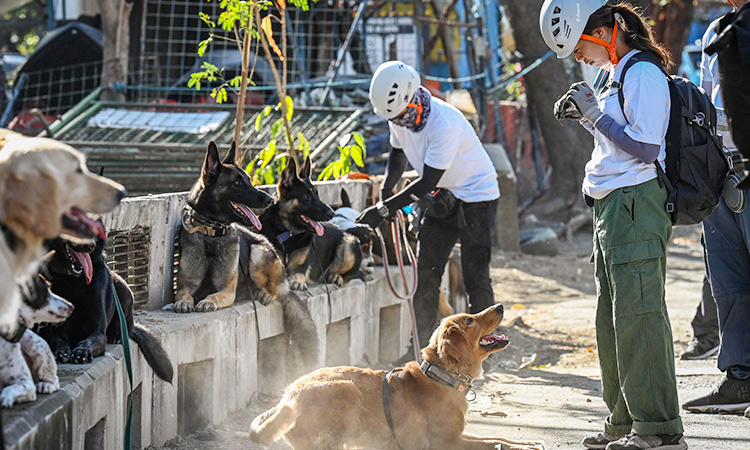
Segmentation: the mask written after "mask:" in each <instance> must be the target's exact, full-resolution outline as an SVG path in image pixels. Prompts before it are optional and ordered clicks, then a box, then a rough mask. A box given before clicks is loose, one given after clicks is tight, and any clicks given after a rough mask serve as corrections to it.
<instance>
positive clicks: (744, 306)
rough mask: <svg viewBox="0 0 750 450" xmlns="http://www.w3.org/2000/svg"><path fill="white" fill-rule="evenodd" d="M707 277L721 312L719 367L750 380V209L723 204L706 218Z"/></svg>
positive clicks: (722, 202)
mask: <svg viewBox="0 0 750 450" xmlns="http://www.w3.org/2000/svg"><path fill="white" fill-rule="evenodd" d="M703 238H704V240H705V244H706V246H705V255H706V260H707V261H708V276H709V280H711V290H712V292H713V296H714V299H715V300H716V306H717V309H718V313H719V330H720V332H721V346H720V347H719V370H721V371H722V372H724V371H727V372H729V374H730V375H731V376H733V377H735V378H739V379H750V320H748V317H750V208H745V210H744V211H743V212H742V213H740V214H735V213H734V212H732V211H731V210H730V209H729V208H728V207H727V205H726V203H724V200H721V201H720V202H719V206H718V207H717V208H716V210H715V211H714V212H713V213H711V215H710V216H708V217H707V218H706V220H704V221H703Z"/></svg>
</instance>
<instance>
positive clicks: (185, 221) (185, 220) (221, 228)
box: [182, 206, 229, 237]
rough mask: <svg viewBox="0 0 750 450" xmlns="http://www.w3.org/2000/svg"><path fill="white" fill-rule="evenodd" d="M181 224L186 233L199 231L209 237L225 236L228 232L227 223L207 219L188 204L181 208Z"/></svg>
mask: <svg viewBox="0 0 750 450" xmlns="http://www.w3.org/2000/svg"><path fill="white" fill-rule="evenodd" d="M182 226H183V228H185V231H187V232H188V234H193V233H200V234H203V235H205V236H211V237H222V236H226V234H227V233H228V232H229V225H226V224H223V223H220V222H216V221H213V220H210V219H207V218H205V217H203V216H201V215H199V214H198V213H197V212H195V210H194V209H193V208H191V207H189V206H185V207H184V208H182Z"/></svg>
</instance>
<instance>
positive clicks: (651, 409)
mask: <svg viewBox="0 0 750 450" xmlns="http://www.w3.org/2000/svg"><path fill="white" fill-rule="evenodd" d="M540 27H541V32H542V36H543V37H544V40H545V42H546V43H547V45H548V46H549V47H550V48H551V49H552V50H553V51H554V52H555V53H556V54H557V56H558V58H565V57H567V56H569V55H570V54H573V55H574V56H575V58H576V60H578V61H579V62H585V63H586V64H591V65H595V66H598V67H604V68H609V70H610V73H611V76H610V78H609V79H610V82H609V84H608V85H607V86H606V87H604V88H603V89H602V91H601V92H600V93H599V95H598V96H597V94H595V93H594V91H593V90H592V89H591V87H590V86H589V85H588V84H586V83H585V82H581V83H576V84H574V85H573V86H571V89H570V90H569V91H568V92H567V93H565V95H563V96H562V97H561V98H560V99H559V100H558V101H557V103H556V104H555V115H556V117H557V118H558V119H574V120H578V121H579V122H580V123H581V125H583V126H584V127H586V128H587V129H588V130H589V131H590V132H591V133H592V134H593V135H594V149H593V152H592V154H591V160H590V161H589V162H588V163H587V164H586V168H585V177H584V180H583V193H584V196H585V198H586V203H587V204H588V205H589V206H592V207H593V212H594V255H593V261H594V270H595V276H596V288H597V311H596V339H597V347H598V351H599V365H600V368H601V375H602V395H603V397H604V402H605V403H606V404H607V407H608V408H609V411H610V415H609V417H607V419H606V421H605V424H604V432H602V433H598V434H596V435H594V436H590V437H588V438H586V439H584V440H583V444H584V445H585V446H586V447H587V448H595V449H604V448H606V449H607V450H640V449H662V450H682V449H686V448H687V444H685V439H684V438H683V435H682V433H683V427H682V421H681V420H680V410H679V403H678V398H677V382H676V378H675V366H674V348H673V344H672V329H671V326H670V323H669V317H668V315H667V306H666V303H665V295H664V291H665V287H664V282H665V272H666V247H667V242H668V241H669V238H670V236H671V234H672V224H671V219H670V216H669V215H668V213H667V211H666V209H665V203H666V200H667V191H666V189H664V188H662V187H660V185H659V181H658V180H657V173H656V168H655V165H654V162H658V164H661V165H662V168H663V167H664V158H665V137H666V133H667V127H668V125H669V111H670V97H669V85H668V83H667V80H666V77H665V76H664V74H663V73H662V72H661V70H660V68H659V67H657V66H656V65H655V64H653V63H651V62H647V61H641V62H637V63H636V64H634V65H633V66H632V67H631V68H630V69H629V70H628V72H627V75H626V77H625V80H624V83H623V86H620V85H619V83H618V82H616V81H617V80H619V79H620V73H621V71H622V68H623V67H624V65H625V63H626V62H627V61H628V59H630V58H631V57H632V56H633V55H635V54H636V53H638V52H649V53H652V54H653V55H655V56H656V57H657V58H658V59H659V60H660V61H661V63H662V65H663V66H665V67H668V66H670V65H671V61H670V58H669V55H668V54H667V52H666V51H665V50H664V48H663V47H662V46H660V45H659V44H657V43H656V42H655V41H654V38H653V35H652V32H651V29H650V28H649V26H648V25H647V24H646V23H645V22H644V20H643V19H642V18H641V16H640V15H639V14H638V13H637V12H636V11H635V10H634V9H633V7H632V6H630V5H628V4H626V3H620V4H618V5H615V6H613V5H607V2H606V0H546V1H545V2H544V5H543V6H542V10H541V15H540ZM619 89H622V91H623V94H624V105H623V107H621V106H620V103H619V100H618V90H619ZM623 113H624V114H623Z"/></svg>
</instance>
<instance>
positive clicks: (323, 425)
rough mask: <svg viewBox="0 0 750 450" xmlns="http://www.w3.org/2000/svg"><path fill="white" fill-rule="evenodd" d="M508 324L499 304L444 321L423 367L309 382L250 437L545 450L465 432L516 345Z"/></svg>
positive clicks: (342, 371)
mask: <svg viewBox="0 0 750 450" xmlns="http://www.w3.org/2000/svg"><path fill="white" fill-rule="evenodd" d="M502 318H503V307H502V305H495V306H492V307H490V308H487V309H486V310H484V311H483V312H481V313H479V314H476V315H470V314H457V315H454V316H450V317H448V318H446V319H444V320H443V321H442V323H441V324H440V326H439V327H438V329H437V330H436V331H435V332H434V333H433V335H432V338H431V339H430V345H429V346H427V347H426V348H424V349H423V350H422V358H423V359H424V361H426V363H424V362H423V363H422V367H421V368H420V366H419V365H418V364H417V363H416V362H410V363H408V364H407V365H406V366H405V367H404V368H403V369H396V370H395V371H393V372H392V373H391V374H390V375H389V374H388V373H386V372H385V371H382V370H379V371H375V370H369V369H360V368H356V367H333V368H324V369H320V370H317V371H315V372H313V373H311V374H309V375H306V376H304V377H302V378H300V379H298V380H297V381H295V382H293V383H292V384H291V385H290V386H289V387H287V389H286V391H285V393H284V396H283V397H282V399H281V401H280V402H279V404H278V405H276V406H275V407H273V408H272V409H270V410H268V411H266V412H264V413H263V414H261V415H259V416H258V417H256V418H255V419H254V420H253V422H252V424H251V425H250V438H251V439H252V440H253V441H254V442H258V443H262V444H265V445H269V444H270V443H272V442H273V441H276V440H278V439H280V438H282V437H283V438H284V439H285V440H286V441H287V442H288V443H289V444H290V445H291V446H292V447H294V448H295V449H296V450H301V449H305V450H318V449H319V450H332V449H337V450H338V449H342V448H344V446H346V448H368V449H379V450H399V449H403V450H417V449H420V450H421V449H430V450H440V449H445V450H474V449H476V450H494V449H503V450H508V449H519V450H520V449H525V450H535V449H536V450H538V449H544V443H543V442H538V441H527V442H514V441H510V440H507V439H501V438H491V437H481V436H473V435H470V434H468V433H465V432H464V425H465V416H466V411H467V409H468V402H467V401H466V396H465V395H466V393H467V391H468V390H469V388H470V386H471V381H472V380H473V379H474V378H477V377H479V376H480V375H481V372H482V361H483V360H484V359H485V358H486V357H487V356H489V355H490V354H491V353H494V352H496V351H498V350H500V349H502V348H504V347H505V346H506V345H508V338H507V337H505V336H496V335H493V334H491V333H492V332H493V330H494V329H495V328H496V327H497V326H498V325H499V324H500V321H501V320H502ZM386 377H388V378H387V379H388V381H387V382H385V381H384V380H385V379H386ZM384 392H387V396H386V395H384ZM386 397H387V400H386ZM389 412H390V417H391V419H392V420H391V423H392V425H393V427H392V428H391V427H390V426H389V424H388V419H387V418H386V415H387V414H388V413H389Z"/></svg>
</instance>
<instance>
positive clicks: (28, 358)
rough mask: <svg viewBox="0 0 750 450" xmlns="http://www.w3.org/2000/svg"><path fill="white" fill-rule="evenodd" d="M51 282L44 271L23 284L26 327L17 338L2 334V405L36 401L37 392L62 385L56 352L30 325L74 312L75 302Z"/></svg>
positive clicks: (22, 310)
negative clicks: (54, 290) (57, 291)
mask: <svg viewBox="0 0 750 450" xmlns="http://www.w3.org/2000/svg"><path fill="white" fill-rule="evenodd" d="M49 286H50V285H49V283H48V282H47V281H46V280H45V279H44V278H42V276H41V275H37V276H33V277H32V278H31V279H30V280H29V281H28V282H27V283H26V284H25V285H23V286H20V288H21V289H20V290H21V293H22V297H23V303H22V304H21V308H20V318H19V319H20V320H19V322H20V324H21V328H22V329H25V331H23V332H22V333H18V334H17V337H20V339H18V338H17V339H14V342H9V341H6V340H5V339H2V338H0V387H2V388H3V390H2V392H0V407H3V408H10V407H11V406H13V405H14V404H15V403H23V402H33V401H34V400H36V394H37V393H39V394H50V393H52V392H55V391H57V390H59V389H60V379H59V378H58V377H57V364H56V363H55V356H54V355H53V354H52V351H51V350H50V348H49V345H47V342H45V340H44V339H42V338H41V337H39V335H37V334H36V333H34V332H33V331H31V330H30V329H28V328H32V327H34V326H35V325H37V324H40V323H55V322H62V321H63V320H65V319H66V318H67V317H68V316H69V315H70V314H71V313H72V312H73V305H71V304H70V303H69V302H68V301H66V300H65V299H63V298H62V297H60V296H57V295H55V294H53V293H52V292H51V291H50V289H49Z"/></svg>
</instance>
